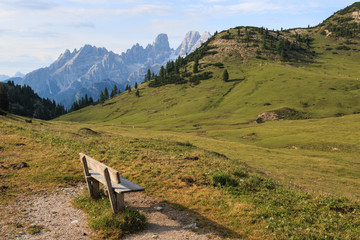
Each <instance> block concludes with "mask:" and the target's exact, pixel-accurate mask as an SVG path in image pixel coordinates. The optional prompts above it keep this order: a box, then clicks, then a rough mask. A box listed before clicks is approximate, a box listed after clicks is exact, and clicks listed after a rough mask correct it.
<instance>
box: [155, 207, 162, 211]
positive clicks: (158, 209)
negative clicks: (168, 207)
mask: <svg viewBox="0 0 360 240" xmlns="http://www.w3.org/2000/svg"><path fill="white" fill-rule="evenodd" d="M155 210H156V211H161V210H163V207H160V206H157V207H155Z"/></svg>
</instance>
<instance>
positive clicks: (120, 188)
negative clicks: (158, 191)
mask: <svg viewBox="0 0 360 240" xmlns="http://www.w3.org/2000/svg"><path fill="white" fill-rule="evenodd" d="M89 173H90V176H91V177H93V178H95V179H96V180H98V181H99V182H101V183H102V184H104V185H106V180H105V177H104V176H103V175H101V174H99V173H97V172H95V171H94V170H89ZM120 179H121V183H120V184H118V183H115V182H112V183H111V185H112V188H113V189H114V191H115V192H117V193H126V192H139V191H144V190H145V189H144V188H143V187H141V186H139V185H137V184H135V183H133V182H130V181H129V180H127V179H125V178H123V177H120Z"/></svg>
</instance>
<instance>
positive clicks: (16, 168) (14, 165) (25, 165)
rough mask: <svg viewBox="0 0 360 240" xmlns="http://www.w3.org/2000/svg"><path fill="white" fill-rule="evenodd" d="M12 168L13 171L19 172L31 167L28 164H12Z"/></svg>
mask: <svg viewBox="0 0 360 240" xmlns="http://www.w3.org/2000/svg"><path fill="white" fill-rule="evenodd" d="M10 167H12V169H14V170H18V169H22V168H26V167H29V165H28V164H27V163H26V162H21V163H18V164H10Z"/></svg>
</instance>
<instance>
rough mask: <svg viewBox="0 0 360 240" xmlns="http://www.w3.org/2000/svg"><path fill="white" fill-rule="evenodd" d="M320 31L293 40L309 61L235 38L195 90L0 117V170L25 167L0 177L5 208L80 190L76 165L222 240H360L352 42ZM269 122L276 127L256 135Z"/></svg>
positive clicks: (220, 46)
mask: <svg viewBox="0 0 360 240" xmlns="http://www.w3.org/2000/svg"><path fill="white" fill-rule="evenodd" d="M321 27H322V26H319V27H316V28H308V29H300V30H297V31H299V32H301V34H303V35H309V36H310V37H311V39H312V41H311V48H310V50H311V52H310V50H307V51H306V52H304V53H301V54H303V55H301V56H302V57H303V58H304V59H305V60H306V61H305V60H303V61H290V60H289V61H284V60H281V59H280V55H279V54H277V53H276V52H274V51H273V50H271V49H268V48H266V47H264V48H261V46H260V45H261V35H259V34H258V33H257V32H256V31H255V30H251V28H249V29H248V28H246V29H245V28H234V29H229V30H228V31H224V32H221V33H219V34H217V35H216V36H215V37H214V38H212V39H211V40H210V41H209V43H208V46H210V47H211V48H210V49H211V52H208V53H207V54H205V55H204V56H202V57H201V58H200V59H199V71H200V73H203V72H211V78H210V79H207V80H201V81H200V83H198V84H194V83H192V82H190V81H188V82H186V83H183V84H168V85H165V86H161V87H149V83H144V84H141V85H139V87H138V90H139V93H140V96H136V94H135V89H132V91H131V92H123V93H121V94H120V95H118V96H116V97H114V98H112V99H109V100H107V101H105V103H103V104H96V105H93V106H89V107H86V108H83V109H80V110H78V111H75V112H72V113H69V114H66V115H64V116H61V117H60V118H58V119H55V120H53V121H50V122H46V121H38V120H33V121H32V123H29V122H26V121H25V120H27V119H25V118H21V117H18V116H14V115H8V116H0V131H1V137H2V140H3V141H2V142H1V145H0V156H1V162H0V164H2V165H4V166H9V165H10V164H13V163H14V164H15V163H17V162H19V161H20V159H21V161H26V162H27V163H28V164H29V166H30V167H29V168H24V169H21V170H13V169H4V168H0V175H1V176H0V178H1V185H2V186H3V187H2V188H1V192H0V201H1V202H2V203H4V204H8V203H10V202H11V201H12V200H13V199H17V198H19V197H21V195H22V194H24V193H25V194H31V193H33V192H38V191H39V192H41V191H48V190H51V189H54V188H57V187H61V186H69V185H76V184H79V183H82V184H84V183H83V176H82V169H81V164H80V161H79V159H78V153H79V152H84V153H86V154H87V155H89V156H92V157H93V158H95V159H98V160H100V161H102V162H104V163H105V164H107V165H109V166H111V167H113V168H115V169H117V170H118V171H119V172H120V173H121V174H122V175H123V176H124V177H126V178H128V179H129V180H131V181H134V182H136V183H138V184H139V185H141V186H143V187H145V189H146V191H145V194H151V195H153V196H155V197H156V198H158V199H160V200H162V201H166V202H169V203H171V204H172V205H173V206H174V207H176V208H179V209H182V210H186V211H189V212H191V213H192V214H194V216H196V219H197V223H198V225H199V226H200V227H210V228H211V229H212V230H213V231H214V232H215V233H216V234H218V235H220V236H222V237H224V238H229V239H358V238H360V222H359V219H360V216H359V214H360V205H359V198H360V140H359V139H360V138H359V129H360V115H359V113H360V102H359V101H360V97H359V96H360V79H359V78H360V68H359V66H360V43H359V42H360V41H359V39H358V38H354V39H352V41H351V43H350V42H349V41H348V40H347V39H345V38H334V37H327V36H325V35H324V34H322V33H321V32H322V28H321ZM238 29H240V30H238ZM247 31H249V32H250V33H249V32H247ZM293 31H295V30H289V31H284V32H281V33H280V34H281V36H282V37H284V38H289V39H292V38H293V36H294V34H295V32H293ZM245 32H246V34H250V35H251V39H252V41H251V42H248V41H247V42H244V40H243V39H244V36H243V35H242V34H244V33H245ZM271 34H276V33H275V32H274V33H271ZM265 44H270V42H269V43H268V42H265ZM343 46H347V48H344V47H343ZM200 50H201V49H200ZM204 51H205V50H204ZM195 54H196V53H195ZM288 54H289V55H288V56H290V57H291V56H293V55H290V54H295V55H294V56H297V55H296V54H298V53H292V52H290V53H288ZM192 56H193V55H190V56H189V57H190V58H191V57H192ZM219 62H220V63H221V64H218V63H219ZM193 64H194V61H188V62H187V63H186V66H185V67H183V68H182V69H181V70H180V72H181V73H184V72H186V71H190V70H189V69H192V66H193ZM186 69H187V70H186ZM225 69H226V70H227V71H228V73H229V76H230V77H229V80H228V81H226V82H225V81H223V79H222V75H223V72H224V70H225ZM266 112H267V113H269V112H275V113H277V114H278V116H280V117H279V119H276V121H265V122H264V123H257V122H256V120H257V119H258V118H259V116H258V115H259V114H261V113H266ZM25 183H26V185H25ZM84 198H85V197H84ZM78 201H83V199H80V200H78ZM83 208H84V207H83Z"/></svg>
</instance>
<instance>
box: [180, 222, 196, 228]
mask: <svg viewBox="0 0 360 240" xmlns="http://www.w3.org/2000/svg"><path fill="white" fill-rule="evenodd" d="M198 228H199V227H198V226H197V224H196V223H191V224H189V225H186V226H184V227H183V229H198Z"/></svg>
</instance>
